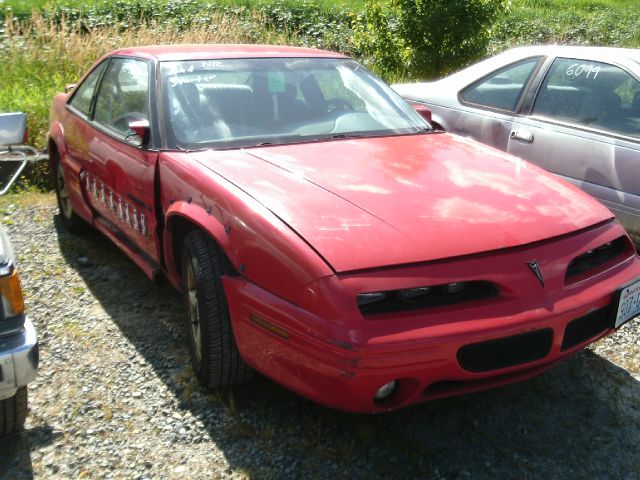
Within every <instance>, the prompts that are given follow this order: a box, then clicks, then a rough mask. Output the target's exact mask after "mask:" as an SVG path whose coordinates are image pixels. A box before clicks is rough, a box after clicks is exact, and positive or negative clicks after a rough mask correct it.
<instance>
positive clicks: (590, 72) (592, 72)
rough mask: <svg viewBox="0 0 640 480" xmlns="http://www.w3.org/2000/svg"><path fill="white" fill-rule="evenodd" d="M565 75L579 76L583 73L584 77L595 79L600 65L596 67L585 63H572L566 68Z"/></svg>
mask: <svg viewBox="0 0 640 480" xmlns="http://www.w3.org/2000/svg"><path fill="white" fill-rule="evenodd" d="M564 73H565V75H567V76H569V77H576V78H578V77H580V76H581V75H584V77H585V78H591V79H592V80H595V79H596V78H597V77H598V73H600V67H596V66H593V65H590V64H586V63H582V64H580V63H574V64H573V65H570V66H569V68H567V70H566V72H564Z"/></svg>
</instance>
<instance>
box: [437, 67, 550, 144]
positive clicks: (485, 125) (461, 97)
mask: <svg viewBox="0 0 640 480" xmlns="http://www.w3.org/2000/svg"><path fill="white" fill-rule="evenodd" d="M541 61H542V57H531V58H526V59H523V60H520V61H517V62H515V63H511V64H509V65H507V66H504V67H502V68H500V69H498V70H495V71H493V72H491V73H489V74H488V75H486V76H484V77H483V78H481V79H480V80H477V81H476V82H474V83H472V84H471V85H469V86H467V87H465V88H464V89H462V90H461V91H460V92H459V93H458V102H459V105H460V108H459V109H454V110H449V111H448V112H442V113H441V115H442V116H443V118H446V124H447V125H445V128H446V129H448V130H450V131H452V132H454V133H457V134H459V135H464V136H470V137H472V138H474V139H475V140H478V141H480V142H482V143H486V144H489V145H492V146H494V147H497V148H500V149H502V150H506V149H507V144H508V141H509V135H510V133H511V130H512V127H513V122H514V120H515V118H516V116H517V112H518V110H519V107H520V105H521V103H522V96H523V93H524V92H525V90H526V87H527V85H528V84H529V83H530V81H531V79H532V78H533V75H534V73H535V72H536V71H537V69H538V67H539V65H540V63H541ZM435 113H439V111H438V112H436V108H435V107H434V114H435Z"/></svg>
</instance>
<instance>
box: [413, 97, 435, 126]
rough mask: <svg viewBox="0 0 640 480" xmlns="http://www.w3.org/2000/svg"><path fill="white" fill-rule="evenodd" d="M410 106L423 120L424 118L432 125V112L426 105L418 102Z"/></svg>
mask: <svg viewBox="0 0 640 480" xmlns="http://www.w3.org/2000/svg"><path fill="white" fill-rule="evenodd" d="M409 105H411V106H412V107H413V109H414V110H415V111H416V112H418V113H419V114H420V116H421V117H422V118H424V119H425V120H426V121H427V122H429V123H431V121H432V120H431V110H429V108H427V106H426V105H423V104H422V103H418V102H409Z"/></svg>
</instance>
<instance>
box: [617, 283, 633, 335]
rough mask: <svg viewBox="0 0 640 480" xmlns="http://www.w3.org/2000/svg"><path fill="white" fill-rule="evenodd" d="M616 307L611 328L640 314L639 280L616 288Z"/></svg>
mask: <svg viewBox="0 0 640 480" xmlns="http://www.w3.org/2000/svg"><path fill="white" fill-rule="evenodd" d="M617 297H618V308H617V309H616V318H615V321H614V323H613V328H618V327H619V326H620V325H622V324H623V323H625V322H628V321H629V320H631V319H632V318H634V317H635V316H636V315H638V314H640V280H636V281H635V282H633V283H630V284H629V285H627V286H626V287H622V288H621V289H620V290H618V295H617Z"/></svg>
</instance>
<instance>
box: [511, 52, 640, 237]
mask: <svg viewBox="0 0 640 480" xmlns="http://www.w3.org/2000/svg"><path fill="white" fill-rule="evenodd" d="M508 151H509V152H510V153H513V154H515V155H518V156H520V157H522V158H524V159H526V160H529V161H531V162H533V163H535V164H537V165H539V166H541V167H543V168H545V169H546V170H549V171H551V172H554V173H556V174H558V175H561V176H563V177H564V178H565V179H567V180H569V181H570V182H571V183H573V184H575V185H577V186H578V187H580V188H582V189H583V190H584V191H586V192H587V193H589V194H590V195H592V196H594V197H596V198H598V199H599V200H600V201H601V202H602V203H604V204H605V205H606V206H608V207H609V208H610V209H611V210H612V211H613V212H614V213H615V214H616V215H617V216H618V218H619V219H620V220H621V222H622V223H623V225H624V226H625V227H626V228H627V229H628V230H629V231H630V232H631V233H633V234H634V235H637V234H638V233H639V232H640V170H639V168H638V167H639V165H640V82H639V81H638V79H637V78H636V77H634V76H633V75H632V74H631V73H629V72H628V71H626V70H625V69H623V68H622V67H620V66H618V65H613V64H609V63H604V62H594V61H587V60H579V59H572V58H562V57H560V58H556V59H555V60H554V61H553V64H552V65H551V67H550V68H549V71H548V72H547V74H546V75H545V78H544V81H543V82H542V84H541V85H540V87H539V89H538V92H537V95H536V97H535V100H534V102H533V106H532V108H531V113H530V115H529V116H525V117H520V118H518V119H516V121H515V123H514V127H513V130H512V132H511V135H510V139H509V146H508Z"/></svg>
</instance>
